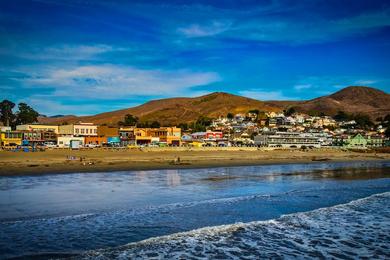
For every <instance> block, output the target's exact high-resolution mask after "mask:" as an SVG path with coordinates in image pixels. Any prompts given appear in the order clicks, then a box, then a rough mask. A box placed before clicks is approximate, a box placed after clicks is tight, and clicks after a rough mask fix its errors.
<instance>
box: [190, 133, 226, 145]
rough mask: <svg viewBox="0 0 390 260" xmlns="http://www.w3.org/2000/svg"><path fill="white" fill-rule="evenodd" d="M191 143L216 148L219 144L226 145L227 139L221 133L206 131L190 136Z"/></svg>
mask: <svg viewBox="0 0 390 260" xmlns="http://www.w3.org/2000/svg"><path fill="white" fill-rule="evenodd" d="M191 138H192V142H193V143H203V145H210V146H216V145H219V144H221V143H223V144H227V141H228V140H227V138H224V134H223V132H219V131H206V132H196V133H193V134H191Z"/></svg>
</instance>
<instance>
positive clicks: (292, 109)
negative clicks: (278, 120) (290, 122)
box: [284, 107, 297, 116]
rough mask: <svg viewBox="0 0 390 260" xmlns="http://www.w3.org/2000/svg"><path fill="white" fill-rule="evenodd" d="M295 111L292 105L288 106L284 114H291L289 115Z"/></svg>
mask: <svg viewBox="0 0 390 260" xmlns="http://www.w3.org/2000/svg"><path fill="white" fill-rule="evenodd" d="M296 112H297V111H296V109H295V108H294V107H289V108H288V109H287V110H286V111H285V112H284V114H285V115H286V116H291V115H293V114H294V113H296Z"/></svg>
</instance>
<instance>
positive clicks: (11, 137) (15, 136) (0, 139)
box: [0, 131, 23, 147]
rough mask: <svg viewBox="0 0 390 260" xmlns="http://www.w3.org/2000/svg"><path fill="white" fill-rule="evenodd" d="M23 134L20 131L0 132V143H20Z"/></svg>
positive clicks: (9, 144)
mask: <svg viewBox="0 0 390 260" xmlns="http://www.w3.org/2000/svg"><path fill="white" fill-rule="evenodd" d="M22 138H23V134H22V132H20V131H5V132H0V144H1V147H4V146H16V145H22Z"/></svg>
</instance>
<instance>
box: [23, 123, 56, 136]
mask: <svg viewBox="0 0 390 260" xmlns="http://www.w3.org/2000/svg"><path fill="white" fill-rule="evenodd" d="M16 130H18V131H40V132H54V133H55V134H58V125H35V124H29V125H18V126H16Z"/></svg>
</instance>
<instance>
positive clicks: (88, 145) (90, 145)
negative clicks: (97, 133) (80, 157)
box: [85, 144, 100, 148]
mask: <svg viewBox="0 0 390 260" xmlns="http://www.w3.org/2000/svg"><path fill="white" fill-rule="evenodd" d="M85 147H88V148H98V147H100V145H98V144H86V145H85Z"/></svg>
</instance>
